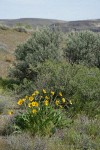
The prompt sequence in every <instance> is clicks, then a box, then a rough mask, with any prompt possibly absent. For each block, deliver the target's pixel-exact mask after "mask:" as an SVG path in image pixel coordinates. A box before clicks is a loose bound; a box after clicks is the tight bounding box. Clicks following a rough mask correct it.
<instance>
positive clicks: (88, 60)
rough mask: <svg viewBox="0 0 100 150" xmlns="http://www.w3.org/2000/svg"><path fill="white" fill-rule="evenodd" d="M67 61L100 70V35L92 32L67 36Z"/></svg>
mask: <svg viewBox="0 0 100 150" xmlns="http://www.w3.org/2000/svg"><path fill="white" fill-rule="evenodd" d="M65 56H66V59H67V60H68V61H69V62H70V63H71V64H73V63H77V64H79V63H83V64H85V65H88V66H97V67H99V68H100V34H98V33H94V32H91V31H80V32H71V33H69V34H68V35H67V36H66V46H65Z"/></svg>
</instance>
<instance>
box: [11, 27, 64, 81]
mask: <svg viewBox="0 0 100 150" xmlns="http://www.w3.org/2000/svg"><path fill="white" fill-rule="evenodd" d="M61 41H62V34H61V33H60V32H58V31H52V29H50V28H43V29H40V30H38V31H36V32H34V33H33V35H32V37H31V38H30V39H29V40H28V41H27V42H26V43H25V44H22V45H20V46H18V47H17V49H16V50H15V56H16V60H17V63H16V64H15V68H13V69H12V70H11V71H10V76H11V77H14V78H17V79H19V80H20V81H21V80H22V79H24V78H27V79H29V80H34V78H35V77H36V75H37V71H36V70H37V66H38V65H39V64H40V63H43V62H45V60H48V59H50V60H53V59H55V60H57V61H60V60H61V59H62V48H61Z"/></svg>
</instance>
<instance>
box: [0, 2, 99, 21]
mask: <svg viewBox="0 0 100 150" xmlns="http://www.w3.org/2000/svg"><path fill="white" fill-rule="evenodd" d="M18 18H45V19H58V20H65V21H72V20H73V21H74V20H87V19H100V0H0V19H18Z"/></svg>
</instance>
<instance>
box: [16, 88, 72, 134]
mask: <svg viewBox="0 0 100 150" xmlns="http://www.w3.org/2000/svg"><path fill="white" fill-rule="evenodd" d="M17 103H18V105H19V106H21V107H22V111H21V112H20V113H19V115H18V116H16V120H15V122H16V125H17V126H18V127H20V129H21V130H28V131H31V133H32V134H33V135H34V134H35V133H40V134H41V135H45V134H51V133H53V132H54V130H55V129H56V128H63V127H65V126H68V125H69V124H70V123H71V122H70V119H68V118H67V117H66V115H65V114H66V113H65V109H64V108H65V107H67V108H68V107H69V106H70V105H72V102H71V100H69V101H68V100H66V99H65V98H64V97H63V94H62V93H61V92H59V93H55V92H54V91H50V92H47V91H46V90H45V89H43V90H42V92H40V93H39V91H37V90H36V91H34V93H32V95H31V96H25V98H22V99H19V100H18V102H17Z"/></svg>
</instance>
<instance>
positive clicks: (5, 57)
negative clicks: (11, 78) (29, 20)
mask: <svg viewBox="0 0 100 150" xmlns="http://www.w3.org/2000/svg"><path fill="white" fill-rule="evenodd" d="M30 36H31V33H24V32H17V31H14V30H0V43H2V45H6V51H7V53H5V52H4V51H3V50H2V51H0V76H1V77H6V76H7V72H8V70H9V67H10V65H11V63H12V62H13V61H14V55H13V53H14V50H15V49H16V47H17V45H19V44H21V43H23V42H25V41H26V40H27V39H28V38H29V37H30Z"/></svg>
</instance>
